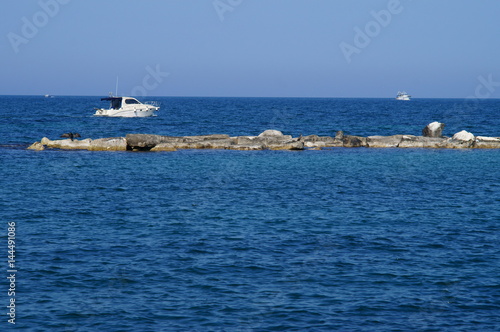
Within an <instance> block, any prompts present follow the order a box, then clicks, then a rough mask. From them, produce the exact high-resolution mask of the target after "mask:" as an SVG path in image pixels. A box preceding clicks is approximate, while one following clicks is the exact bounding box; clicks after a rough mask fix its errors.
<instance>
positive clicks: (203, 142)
mask: <svg viewBox="0 0 500 332" xmlns="http://www.w3.org/2000/svg"><path fill="white" fill-rule="evenodd" d="M438 124H439V123H438ZM443 126H444V125H442V124H439V128H441V129H442V127H443ZM428 127H431V129H432V128H434V129H436V128H437V127H436V125H434V126H432V123H431V124H429V125H428ZM439 128H438V129H439ZM429 135H431V134H429ZM432 135H437V134H436V131H434V134H432ZM332 147H349V148H351V147H369V148H432V149H465V148H482V149H500V138H499V137H484V136H478V137H475V136H474V135H473V134H471V133H469V132H467V131H465V130H463V131H461V132H458V133H456V134H455V135H453V137H452V138H447V137H429V136H413V135H392V136H368V137H362V136H352V135H345V134H344V132H342V131H339V132H337V133H336V135H335V137H330V136H318V135H309V136H302V135H301V136H300V137H296V138H293V137H292V136H291V135H284V134H283V133H282V132H280V131H277V130H266V131H265V132H263V133H261V134H260V135H258V136H234V137H230V136H229V135H222V134H216V135H201V136H161V135H147V134H128V135H127V136H126V137H111V138H100V139H95V140H92V139H89V138H87V139H83V140H71V139H64V140H54V141H52V140H50V139H48V138H46V137H44V138H43V139H42V140H41V141H40V142H35V143H33V144H32V145H31V146H30V147H29V148H28V149H30V150H44V149H45V148H52V149H64V150H71V149H82V150H89V151H126V150H129V151H176V150H181V149H227V150H304V149H306V148H308V149H323V148H332Z"/></svg>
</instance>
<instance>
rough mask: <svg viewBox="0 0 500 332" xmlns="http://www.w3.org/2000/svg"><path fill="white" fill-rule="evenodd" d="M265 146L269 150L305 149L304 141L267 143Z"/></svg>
mask: <svg viewBox="0 0 500 332" xmlns="http://www.w3.org/2000/svg"><path fill="white" fill-rule="evenodd" d="M264 148H266V149H269V150H304V142H298V141H295V142H288V143H284V144H270V145H265V146H264Z"/></svg>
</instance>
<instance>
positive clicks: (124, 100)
mask: <svg viewBox="0 0 500 332" xmlns="http://www.w3.org/2000/svg"><path fill="white" fill-rule="evenodd" d="M101 100H106V101H109V102H110V105H109V108H108V109H104V108H96V112H95V114H94V115H95V116H113V117H126V118H139V117H148V116H156V114H155V112H158V110H159V109H160V106H159V103H157V102H146V103H145V104H143V103H141V102H140V101H138V100H137V99H135V98H132V97H106V98H101Z"/></svg>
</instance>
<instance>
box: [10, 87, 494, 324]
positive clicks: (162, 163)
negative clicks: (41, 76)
mask: <svg viewBox="0 0 500 332" xmlns="http://www.w3.org/2000/svg"><path fill="white" fill-rule="evenodd" d="M2 98H4V99H7V100H8V103H5V104H7V105H10V106H9V107H4V108H3V109H2V110H1V111H2V113H1V117H0V118H1V122H0V133H1V136H2V139H1V140H0V145H1V147H0V165H1V168H2V177H1V179H0V184H1V186H0V197H1V201H0V216H1V220H2V221H3V222H4V227H3V230H2V232H3V233H2V236H3V241H4V243H5V242H6V238H7V222H8V221H15V222H16V237H17V246H18V248H17V250H18V251H17V253H16V260H17V265H18V272H17V282H16V288H17V289H16V297H15V298H16V302H17V303H18V306H17V307H16V314H17V316H16V326H15V328H17V329H26V330H33V331H94V330H104V331H472V330H477V331H498V330H500V319H499V318H498V317H499V315H498V313H499V312H500V300H499V299H500V277H499V276H500V263H499V261H500V249H499V248H500V246H499V231H500V184H499V182H498V179H499V178H500V166H499V165H500V151H497V150H432V149H364V148H357V149H356V148H354V149H343V148H335V149H329V150H323V151H224V150H222V151H217V150H213V151H212V150H198V151H196V150H186V151H178V152H174V153H133V152H110V153H108V152H89V151H57V150H47V151H41V152H39V151H27V150H25V149H24V148H25V147H26V146H27V145H28V144H29V143H32V142H33V141H35V140H39V139H40V138H41V137H42V136H48V137H50V138H53V139H54V138H56V137H57V136H58V135H60V134H61V133H63V132H66V131H70V130H71V131H78V132H81V133H82V134H83V135H82V136H84V137H92V138H98V137H108V136H121V135H124V134H126V133H128V132H141V133H155V134H156V133H158V134H172V135H185V134H206V133H228V134H231V135H243V134H258V133H259V132H261V131H263V130H264V129H269V128H278V129H281V130H283V132H284V133H286V134H294V135H296V134H300V133H303V134H304V135H305V134H313V133H319V134H331V132H332V131H334V130H338V129H343V130H345V131H346V132H349V133H352V134H360V135H369V134H396V133H401V132H404V133H409V134H418V133H419V131H420V130H421V129H422V128H423V126H425V124H427V123H428V122H431V121H434V120H439V121H442V122H445V123H446V124H447V127H446V131H448V132H447V133H446V134H447V135H451V134H453V133H454V132H457V131H460V130H462V129H468V130H470V131H472V132H474V133H476V134H479V135H491V136H498V129H499V128H500V126H498V121H499V119H498V116H497V115H496V114H498V113H497V110H498V106H497V102H496V101H484V105H483V104H481V105H480V107H481V108H480V110H478V109H477V108H472V107H470V105H466V104H465V103H461V102H460V101H459V100H424V101H418V100H415V103H413V101H412V103H406V104H401V103H394V101H392V100H373V101H372V102H371V103H370V102H369V100H338V99H331V100H330V99H312V100H309V99H248V98H244V99H231V98H230V99H225V98H164V99H162V98H159V99H160V100H161V101H162V103H163V104H164V107H163V109H162V113H161V115H160V116H159V117H157V118H150V119H102V118H93V117H91V116H89V112H90V113H92V111H91V109H92V105H93V102H94V100H98V98H91V97H67V98H65V97H59V98H54V99H53V100H45V99H43V98H39V97H30V98H27V99H26V100H25V99H23V98H20V97H14V98H12V97H2ZM9 103H10V104H9ZM43 103H45V104H43ZM50 103H56V104H57V105H59V106H60V107H62V109H61V108H59V109H57V111H56V110H55V109H54V108H53V106H54V105H53V104H50ZM61 105H69V106H67V107H66V106H61ZM98 105H99V103H97V104H96V106H98ZM443 105H444V106H443ZM457 105H462V108H461V109H460V111H457V112H455V113H453V114H452V113H451V112H450V111H449V110H450V109H453V108H457V107H458V106H457ZM424 106H425V107H424ZM64 107H66V108H64ZM14 109H23V110H25V112H26V114H27V115H28V116H27V117H26V118H16V117H13V116H12V114H13V113H14ZM89 109H90V111H89ZM346 109H348V110H349V112H347V111H344V110H346ZM447 110H448V111H447ZM403 111H404V112H406V113H405V114H406V116H402V114H401V112H403ZM377 112H381V113H384V112H385V114H386V115H387V116H385V117H375V116H373V114H376V113H377ZM439 112H441V113H439ZM56 113H62V114H64V115H63V116H62V117H61V118H57V117H56V116H55V115H56ZM367 113H369V114H372V116H363V114H367ZM431 113H432V114H434V116H436V118H434V117H433V116H432V115H431ZM437 113H439V114H437ZM300 114H302V115H300ZM436 114H437V115H436ZM479 115H482V116H479ZM446 117H448V118H447V120H448V121H446V120H441V119H442V118H446ZM360 118H362V119H363V121H360V120H359V119H360ZM397 119H400V120H399V121H396V120H397ZM136 120H138V121H136ZM472 120H475V121H472ZM417 122H418V123H417ZM422 124H423V125H422ZM273 125H274V126H273ZM450 127H451V128H450ZM351 128H352V129H351ZM287 129H288V130H287ZM5 257H7V249H5ZM6 259H7V258H5V260H6ZM6 270H7V268H5V269H4V271H6ZM3 274H4V275H5V277H6V276H7V272H3ZM2 279H4V278H2ZM5 280H6V279H4V282H3V283H2V284H1V285H0V287H3V288H4V290H0V293H1V294H2V296H1V297H0V299H1V301H2V302H3V303H5V305H7V304H8V301H9V297H8V296H7V290H8V287H9V285H8V284H7V282H6V281H5ZM7 319H8V317H7V315H5V316H4V318H3V321H1V322H0V324H1V325H0V326H2V329H4V328H5V329H6V328H12V326H11V325H9V324H8V323H7Z"/></svg>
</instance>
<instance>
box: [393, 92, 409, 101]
mask: <svg viewBox="0 0 500 332" xmlns="http://www.w3.org/2000/svg"><path fill="white" fill-rule="evenodd" d="M410 97H411V96H410V95H409V94H407V93H406V92H404V91H398V95H397V96H396V100H410Z"/></svg>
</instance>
